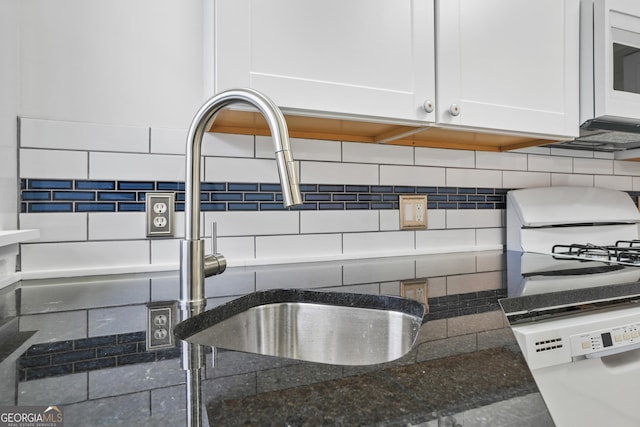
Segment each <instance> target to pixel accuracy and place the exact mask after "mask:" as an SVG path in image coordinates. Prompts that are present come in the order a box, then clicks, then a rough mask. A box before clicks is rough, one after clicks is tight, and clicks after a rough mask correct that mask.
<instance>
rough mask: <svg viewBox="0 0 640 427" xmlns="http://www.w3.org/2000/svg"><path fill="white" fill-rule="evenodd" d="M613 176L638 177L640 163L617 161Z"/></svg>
mask: <svg viewBox="0 0 640 427" xmlns="http://www.w3.org/2000/svg"><path fill="white" fill-rule="evenodd" d="M609 173H611V172H609ZM613 174H614V175H635V176H638V175H640V162H630V161H621V160H615V161H614V162H613Z"/></svg>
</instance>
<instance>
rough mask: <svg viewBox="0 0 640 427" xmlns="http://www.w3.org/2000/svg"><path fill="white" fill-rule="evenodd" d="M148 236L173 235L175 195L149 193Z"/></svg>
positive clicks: (147, 208)
mask: <svg viewBox="0 0 640 427" xmlns="http://www.w3.org/2000/svg"><path fill="white" fill-rule="evenodd" d="M146 212H147V237H173V234H174V231H173V229H174V217H175V195H174V194H173V193H147V202H146Z"/></svg>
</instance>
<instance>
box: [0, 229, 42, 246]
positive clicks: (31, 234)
mask: <svg viewBox="0 0 640 427" xmlns="http://www.w3.org/2000/svg"><path fill="white" fill-rule="evenodd" d="M38 237H40V230H0V247H2V246H9V245H13V244H16V243H21V242H26V241H28V240H34V239H37V238H38Z"/></svg>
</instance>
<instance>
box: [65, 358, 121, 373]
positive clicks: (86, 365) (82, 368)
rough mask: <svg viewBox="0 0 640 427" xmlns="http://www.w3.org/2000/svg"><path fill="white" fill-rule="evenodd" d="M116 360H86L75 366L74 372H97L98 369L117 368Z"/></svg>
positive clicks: (76, 363)
mask: <svg viewBox="0 0 640 427" xmlns="http://www.w3.org/2000/svg"><path fill="white" fill-rule="evenodd" d="M115 366H116V358H115V357H109V358H104V359H92V360H84V361H81V362H75V363H74V364H73V370H74V372H86V371H95V370H98V369H107V368H115Z"/></svg>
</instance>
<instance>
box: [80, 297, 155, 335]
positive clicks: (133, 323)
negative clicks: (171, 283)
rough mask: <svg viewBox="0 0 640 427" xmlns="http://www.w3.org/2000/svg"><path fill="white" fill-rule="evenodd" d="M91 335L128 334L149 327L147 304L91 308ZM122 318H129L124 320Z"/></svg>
mask: <svg viewBox="0 0 640 427" xmlns="http://www.w3.org/2000/svg"><path fill="white" fill-rule="evenodd" d="M88 317H89V335H88V337H99V336H104V335H116V334H126V333H129V332H138V331H144V330H146V329H147V306H146V305H142V304H140V305H129V306H124V307H109V308H99V309H95V310H89V316H88ZM122 319H127V321H126V322H123V321H122Z"/></svg>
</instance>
